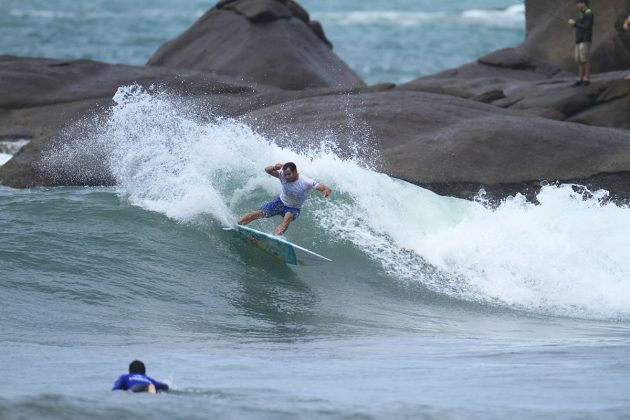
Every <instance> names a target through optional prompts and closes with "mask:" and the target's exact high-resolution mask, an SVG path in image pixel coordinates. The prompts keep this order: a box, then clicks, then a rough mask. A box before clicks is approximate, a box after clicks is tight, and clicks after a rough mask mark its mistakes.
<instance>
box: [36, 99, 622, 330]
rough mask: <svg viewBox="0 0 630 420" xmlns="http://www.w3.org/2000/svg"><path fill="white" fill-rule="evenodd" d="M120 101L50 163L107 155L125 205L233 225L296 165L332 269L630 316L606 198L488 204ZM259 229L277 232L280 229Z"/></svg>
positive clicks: (227, 125)
mask: <svg viewBox="0 0 630 420" xmlns="http://www.w3.org/2000/svg"><path fill="white" fill-rule="evenodd" d="M114 100H115V102H116V105H115V106H114V107H113V109H112V110H111V112H110V115H109V116H108V118H107V119H106V121H104V122H103V121H100V122H99V123H98V124H95V125H94V127H93V130H92V131H91V132H90V133H89V134H86V136H87V137H84V138H77V139H75V140H74V141H72V140H71V141H70V142H69V144H68V146H67V147H66V148H65V149H63V150H61V151H58V152H53V155H50V156H48V157H47V158H48V159H49V160H51V161H60V160H63V159H64V156H65V154H66V153H68V148H70V149H75V152H76V151H84V152H85V151H87V152H88V153H91V152H90V151H91V150H93V149H99V150H100V153H104V154H105V155H106V156H107V159H108V165H109V166H110V169H111V172H112V173H113V174H114V177H115V178H116V181H117V184H118V187H117V188H118V191H119V194H120V196H121V197H123V198H124V199H125V200H127V201H128V202H130V203H131V204H133V205H135V206H138V207H140V208H143V209H146V210H150V211H153V212H158V213H161V214H164V215H166V216H168V217H169V218H171V219H173V220H176V221H177V222H180V223H184V224H190V225H191V226H198V227H199V228H203V226H206V227H207V225H208V223H210V224H214V225H215V226H219V225H229V224H231V223H234V220H235V218H236V217H237V216H238V215H239V214H242V213H244V212H246V211H249V210H252V209H255V208H257V206H258V205H260V203H262V202H263V201H265V200H268V199H270V198H272V197H273V196H274V195H276V194H278V192H279V185H278V182H277V180H276V179H274V178H272V177H270V176H268V175H266V174H265V173H264V171H263V168H264V167H265V166H267V165H269V164H272V163H275V162H286V161H294V162H296V163H297V165H298V168H299V170H300V172H301V173H304V174H307V175H308V176H310V177H312V178H314V179H316V180H319V181H321V182H323V183H325V184H326V185H328V186H330V187H331V188H332V189H333V190H334V194H333V195H332V196H331V198H330V199H328V200H326V199H323V198H322V197H321V196H320V195H319V193H317V192H315V193H313V194H311V198H310V200H309V201H308V202H307V204H306V206H305V211H303V215H302V216H301V218H300V220H299V221H298V222H296V223H295V224H294V226H292V228H291V229H290V230H289V233H288V237H289V239H290V240H294V241H296V242H298V243H300V244H302V245H305V246H307V247H313V246H317V245H319V246H320V247H323V248H324V250H325V251H328V252H332V253H335V254H339V255H341V257H339V256H337V257H336V258H335V259H336V260H337V263H338V264H342V265H343V264H344V261H343V256H344V255H347V253H348V252H350V251H349V250H351V251H352V252H358V253H359V255H360V258H359V260H353V261H354V263H355V264H358V265H359V267H356V268H357V270H359V271H360V269H361V268H360V266H361V265H363V264H368V265H369V264H374V263H375V264H377V266H378V267H380V269H379V271H380V274H379V273H377V274H375V275H376V276H383V278H384V279H386V281H389V282H391V283H392V284H396V283H402V284H406V285H415V286H419V287H421V288H424V289H425V290H427V291H430V292H431V293H435V294H438V295H441V296H446V297H448V298H453V299H456V300H457V301H463V302H474V303H478V304H482V305H490V306H492V307H500V308H509V309H513V310H523V311H527V312H532V313H542V314H550V315H556V316H569V317H584V318H605V319H608V318H613V319H614V318H624V319H625V318H627V317H628V316H629V315H630V306H629V305H628V302H630V284H629V283H628V281H627V279H628V278H629V277H630V259H628V258H627V249H629V247H630V209H628V207H625V206H618V205H616V204H613V203H609V202H606V200H605V198H606V193H605V192H604V191H598V192H595V193H593V194H590V195H589V194H583V192H576V188H574V186H571V185H562V186H548V187H544V188H543V189H542V191H541V193H540V194H539V196H538V201H539V202H540V204H538V205H534V204H531V203H528V202H526V200H525V199H524V198H523V197H521V196H516V197H513V198H510V199H507V200H505V201H504V202H503V203H501V205H499V206H498V208H490V207H489V206H487V205H484V203H483V202H482V200H479V201H477V202H469V201H465V200H459V199H453V198H447V197H441V196H438V195H436V194H433V193H432V192H430V191H428V190H425V189H423V188H420V187H417V186H414V185H412V184H409V183H406V182H403V181H400V180H396V179H392V178H390V177H388V176H386V175H383V174H381V173H378V172H375V171H373V170H371V169H370V165H369V164H367V163H366V162H364V161H363V160H362V159H360V158H358V157H354V158H349V159H342V158H340V157H339V156H338V154H336V153H335V145H334V142H332V143H326V144H324V145H322V146H318V147H314V148H312V149H311V150H293V149H291V148H281V147H279V146H277V145H275V144H274V143H273V142H272V141H271V139H266V138H264V137H262V136H261V135H259V134H257V133H256V132H254V131H253V130H252V129H251V128H249V127H247V126H246V125H243V124H241V123H239V122H237V121H233V120H226V119H212V118H211V119H208V118H205V117H204V118H203V119H202V118H200V117H199V115H198V114H197V115H196V114H193V113H190V112H187V111H183V110H182V109H184V108H183V107H181V106H179V103H178V100H177V98H175V97H173V96H170V95H168V94H164V93H157V92H154V93H151V92H147V91H144V90H142V89H140V88H138V87H125V88H121V89H119V91H118V93H117V94H116V96H115V97H114ZM54 153H61V154H60V155H57V156H55V155H54ZM71 155H72V156H73V160H74V159H76V158H77V157H76V154H75V153H71ZM256 223H257V225H256V227H259V228H261V227H262V228H264V229H267V230H271V229H272V228H273V223H274V221H272V220H265V221H261V222H256ZM322 235H323V239H318V240H315V239H313V238H322ZM348 258H350V259H352V258H353V257H350V256H348ZM366 259H367V260H368V261H367V262H361V260H363V261H365V260H366Z"/></svg>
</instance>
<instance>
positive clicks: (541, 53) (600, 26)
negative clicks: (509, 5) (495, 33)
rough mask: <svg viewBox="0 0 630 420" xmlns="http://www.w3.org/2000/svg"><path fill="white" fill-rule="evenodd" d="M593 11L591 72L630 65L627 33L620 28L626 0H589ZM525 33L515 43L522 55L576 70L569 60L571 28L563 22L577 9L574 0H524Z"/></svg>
mask: <svg viewBox="0 0 630 420" xmlns="http://www.w3.org/2000/svg"><path fill="white" fill-rule="evenodd" d="M590 3H591V6H592V9H593V13H594V14H595V26H594V28H593V45H592V50H591V58H592V70H593V72H596V73H600V72H609V71H615V70H624V69H628V68H630V33H626V32H624V31H623V28H622V24H623V19H624V18H625V17H627V16H628V12H629V10H630V1H629V0H606V1H605V2H603V1H591V2H590ZM525 10H526V19H527V36H526V39H525V42H523V44H522V45H521V46H520V47H519V50H520V52H522V53H523V54H525V55H528V56H532V57H536V58H538V59H542V60H546V61H549V62H551V63H553V64H554V65H556V66H558V67H560V68H562V69H564V70H569V71H577V66H576V64H575V63H574V61H573V46H574V45H575V31H574V29H573V28H571V27H569V26H568V25H567V21H568V20H569V18H573V19H576V17H577V15H578V13H577V9H576V7H575V2H574V1H572V0H571V1H564V2H558V1H557V0H526V1H525Z"/></svg>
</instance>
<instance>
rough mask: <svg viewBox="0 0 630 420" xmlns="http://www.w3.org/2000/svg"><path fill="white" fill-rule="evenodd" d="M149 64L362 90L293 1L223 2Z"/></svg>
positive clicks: (284, 84)
mask: <svg viewBox="0 0 630 420" xmlns="http://www.w3.org/2000/svg"><path fill="white" fill-rule="evenodd" d="M148 64H149V65H151V66H163V67H169V68H177V69H193V70H199V71H212V72H216V73H220V74H224V75H228V76H231V77H235V78H238V79H240V80H242V81H244V82H245V83H248V84H256V83H262V84H265V85H271V86H277V87H280V88H282V89H291V90H301V89H307V88H322V87H330V88H358V87H362V86H364V83H363V81H362V80H361V79H360V78H359V76H357V75H356V73H354V72H353V71H352V70H351V69H350V68H349V67H348V66H347V65H346V64H345V63H343V61H341V60H340V59H339V58H338V57H337V56H336V55H335V54H334V53H333V52H332V51H331V45H330V43H329V42H328V40H327V39H326V37H325V36H324V34H323V31H322V30H321V26H319V24H317V23H316V22H312V21H310V19H309V16H308V13H306V11H304V9H302V8H301V7H300V6H299V5H298V4H297V3H295V2H293V1H283V0H227V1H225V0H224V1H221V2H219V3H218V4H217V6H215V7H214V8H213V9H211V10H210V11H208V12H207V13H206V14H205V15H203V16H202V17H201V18H200V19H199V20H198V21H197V22H196V23H195V24H194V25H193V26H192V27H191V28H189V29H188V30H187V31H186V32H184V33H183V34H182V35H180V36H179V37H178V38H176V39H174V40H172V41H170V42H168V43H166V44H165V45H163V46H162V47H161V48H160V49H158V51H157V52H156V53H155V54H154V55H153V56H152V57H151V58H150V59H149V62H148Z"/></svg>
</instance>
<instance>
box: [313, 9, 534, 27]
mask: <svg viewBox="0 0 630 420" xmlns="http://www.w3.org/2000/svg"><path fill="white" fill-rule="evenodd" d="M314 18H316V19H318V20H321V21H322V22H324V23H325V24H331V23H332V24H337V25H374V24H381V25H388V26H402V27H414V26H421V25H423V24H426V23H431V22H438V23H444V24H452V25H461V24H477V25H484V26H490V27H507V28H523V27H524V25H525V5H524V4H518V5H514V6H510V7H508V8H506V9H473V10H464V11H461V12H418V11H409V10H370V11H341V12H326V13H318V14H315V15H314Z"/></svg>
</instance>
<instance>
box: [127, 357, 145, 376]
mask: <svg viewBox="0 0 630 420" xmlns="http://www.w3.org/2000/svg"><path fill="white" fill-rule="evenodd" d="M146 372H147V369H146V368H145V367H144V363H142V362H141V361H140V360H134V361H133V362H131V363H129V373H139V374H141V375H144V374H145V373H146Z"/></svg>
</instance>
